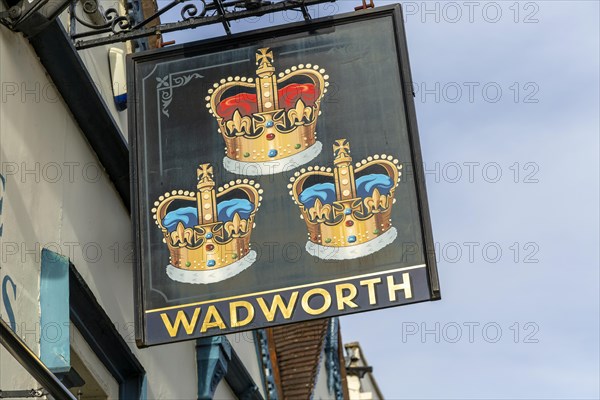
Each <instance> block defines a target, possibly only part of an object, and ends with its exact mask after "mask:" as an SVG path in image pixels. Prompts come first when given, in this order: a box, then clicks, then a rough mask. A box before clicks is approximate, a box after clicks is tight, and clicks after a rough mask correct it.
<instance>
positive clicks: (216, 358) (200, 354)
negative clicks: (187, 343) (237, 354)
mask: <svg viewBox="0 0 600 400" xmlns="http://www.w3.org/2000/svg"><path fill="white" fill-rule="evenodd" d="M231 352H232V349H231V343H229V340H227V338H226V337H225V336H213V337H208V338H201V339H198V340H197V341H196V362H197V372H198V400H212V398H213V396H214V394H215V390H216V389H217V386H218V385H219V382H221V379H223V377H224V376H225V375H226V374H227V366H228V363H229V361H230V360H231Z"/></svg>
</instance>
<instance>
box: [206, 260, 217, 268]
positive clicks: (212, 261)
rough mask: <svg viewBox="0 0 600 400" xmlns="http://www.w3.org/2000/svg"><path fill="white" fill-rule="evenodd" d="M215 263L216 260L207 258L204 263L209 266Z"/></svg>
mask: <svg viewBox="0 0 600 400" xmlns="http://www.w3.org/2000/svg"><path fill="white" fill-rule="evenodd" d="M216 263H217V262H216V261H215V260H208V261H207V262H206V265H208V266H209V267H214V266H215V264H216Z"/></svg>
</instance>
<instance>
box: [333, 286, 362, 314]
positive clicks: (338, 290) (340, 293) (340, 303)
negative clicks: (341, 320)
mask: <svg viewBox="0 0 600 400" xmlns="http://www.w3.org/2000/svg"><path fill="white" fill-rule="evenodd" d="M344 290H348V291H349V293H348V295H347V296H344ZM356 293H357V290H356V286H354V285H353V284H351V283H340V284H339V285H335V297H336V299H337V308H338V310H340V311H342V310H343V309H344V306H348V307H350V308H356V307H358V304H356V303H355V302H353V301H352V300H354V298H355V297H356Z"/></svg>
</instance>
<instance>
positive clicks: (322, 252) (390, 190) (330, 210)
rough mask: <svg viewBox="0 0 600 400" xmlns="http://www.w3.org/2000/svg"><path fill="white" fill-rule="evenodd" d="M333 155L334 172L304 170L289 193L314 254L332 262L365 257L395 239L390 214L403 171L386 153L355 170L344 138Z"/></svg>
mask: <svg viewBox="0 0 600 400" xmlns="http://www.w3.org/2000/svg"><path fill="white" fill-rule="evenodd" d="M333 152H334V157H335V160H334V162H333V164H334V166H333V170H332V168H326V167H318V166H316V167H308V168H306V169H304V168H303V169H301V170H300V172H296V173H295V174H294V176H293V177H291V178H290V181H291V183H290V184H289V185H288V188H289V189H291V190H290V194H291V195H292V197H293V199H294V202H295V203H296V204H297V205H298V206H299V207H300V212H301V215H300V217H301V218H302V219H304V221H305V223H306V227H307V228H308V243H307V246H306V249H307V251H308V252H309V253H311V254H312V255H314V256H317V257H321V258H330V259H349V258H357V257H362V256H365V255H367V254H371V253H373V252H375V251H378V250H379V249H381V248H383V247H385V246H386V245H388V244H390V243H391V242H392V241H393V240H394V239H395V238H396V229H395V228H393V227H392V220H391V211H392V205H393V204H394V203H395V199H394V192H395V190H396V187H397V186H398V182H399V181H400V175H401V173H400V169H401V166H399V165H398V160H397V159H394V157H393V156H390V155H385V154H382V155H375V156H369V157H367V159H365V160H362V161H360V162H358V163H356V165H355V166H353V165H352V157H351V156H350V144H349V143H348V142H347V141H346V140H345V139H340V140H337V141H336V143H335V145H334V146H333Z"/></svg>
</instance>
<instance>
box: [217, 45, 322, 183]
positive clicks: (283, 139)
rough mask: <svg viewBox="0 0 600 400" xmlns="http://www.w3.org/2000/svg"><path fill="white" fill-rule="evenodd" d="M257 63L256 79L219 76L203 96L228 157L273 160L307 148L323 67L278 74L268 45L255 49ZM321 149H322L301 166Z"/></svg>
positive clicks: (312, 141)
mask: <svg viewBox="0 0 600 400" xmlns="http://www.w3.org/2000/svg"><path fill="white" fill-rule="evenodd" d="M256 65H258V68H257V70H256V75H257V77H256V78H255V79H253V78H245V77H239V76H236V77H229V78H227V79H221V81H220V83H215V84H214V88H211V89H210V90H209V91H208V93H209V96H207V97H206V100H207V102H208V103H207V105H206V106H207V107H208V108H209V110H210V113H211V114H212V115H213V116H214V117H215V118H216V119H217V123H218V125H219V133H221V134H222V135H223V138H224V139H225V146H226V148H225V153H226V159H227V158H229V159H231V160H235V161H239V162H248V163H261V162H272V161H277V160H282V159H285V158H287V157H291V156H294V155H296V154H298V153H301V152H303V151H305V150H307V149H308V148H310V147H311V146H313V145H314V144H315V143H316V133H315V127H316V124H317V117H318V115H319V114H320V112H321V111H320V108H321V99H322V98H323V96H324V94H325V93H326V92H327V89H326V88H327V86H328V83H327V82H326V81H327V79H328V76H327V75H325V70H324V69H322V68H320V67H319V66H318V65H311V64H306V65H304V64H300V65H298V66H294V67H291V68H290V69H286V70H285V72H281V73H279V74H278V75H276V72H275V67H274V66H273V52H272V51H271V50H270V49H269V48H262V49H259V50H258V52H257V54H256ZM284 84H286V85H285V86H284V87H282V88H279V87H280V86H283V85H284ZM319 144H320V143H319ZM319 152H320V147H319V151H318V152H316V154H314V156H312V157H310V158H309V159H308V160H303V162H301V164H303V163H305V162H308V161H310V160H311V159H312V158H314V157H316V156H317V155H318V153H319ZM225 167H226V168H227V169H229V167H228V165H227V164H225ZM261 175H262V174H261Z"/></svg>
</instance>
